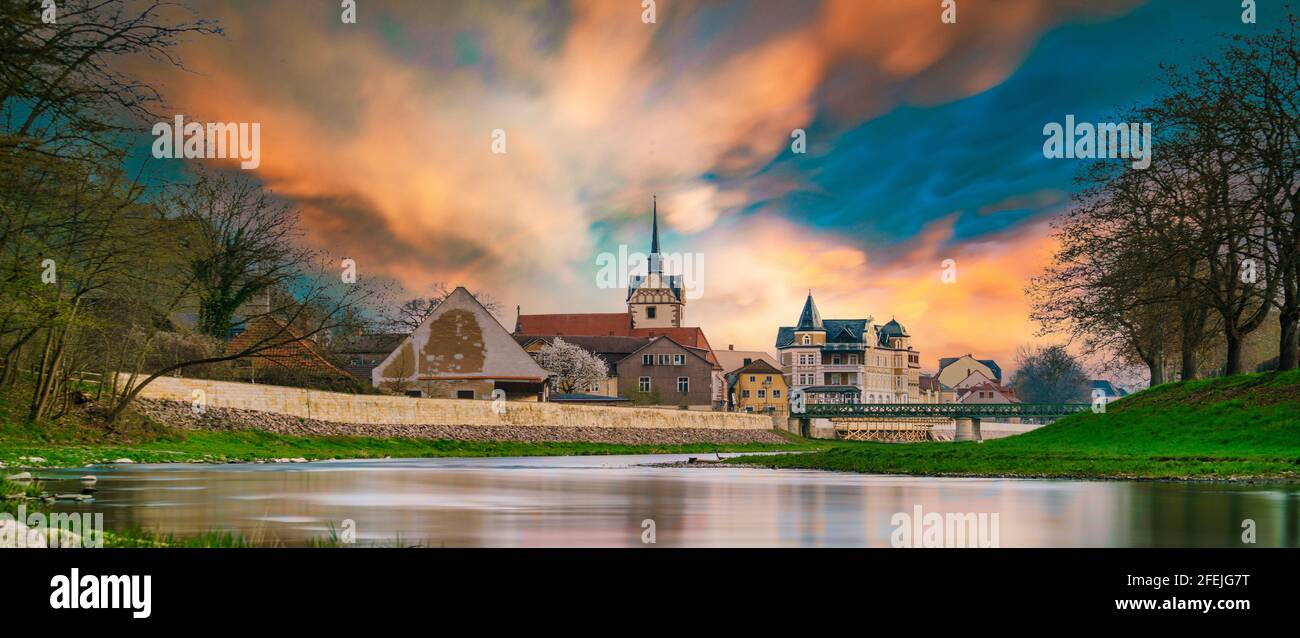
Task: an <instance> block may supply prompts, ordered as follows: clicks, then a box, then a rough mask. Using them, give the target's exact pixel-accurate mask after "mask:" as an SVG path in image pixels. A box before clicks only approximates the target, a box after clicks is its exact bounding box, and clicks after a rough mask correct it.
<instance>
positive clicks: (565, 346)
mask: <svg viewBox="0 0 1300 638" xmlns="http://www.w3.org/2000/svg"><path fill="white" fill-rule="evenodd" d="M537 364H538V365H540V366H542V367H543V368H545V369H546V371H547V372H550V373H552V374H554V375H555V376H554V377H552V378H551V387H552V388H553V389H554V390H555V391H556V392H558V393H560V394H573V393H575V392H580V391H582V390H586V389H587V388H590V387H591V386H592V385H593V384H596V383H598V382H600V381H604V380H605V378H606V377H608V376H609V367H608V366H606V365H605V361H604V360H602V359H601V358H600V357H597V356H596V355H594V354H592V353H590V352H587V351H586V350H583V349H582V348H580V347H578V346H576V345H574V344H572V343H569V342H567V341H565V340H563V339H560V338H559V337H556V338H555V341H553V342H551V343H549V344H547V345H545V346H543V347H542V349H541V351H540V352H538V353H537Z"/></svg>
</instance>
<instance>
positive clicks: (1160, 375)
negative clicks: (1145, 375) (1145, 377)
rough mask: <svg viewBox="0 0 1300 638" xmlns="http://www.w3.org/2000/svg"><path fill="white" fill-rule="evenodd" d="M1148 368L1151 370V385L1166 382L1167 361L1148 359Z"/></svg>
mask: <svg viewBox="0 0 1300 638" xmlns="http://www.w3.org/2000/svg"><path fill="white" fill-rule="evenodd" d="M1147 370H1150V371H1151V387H1153V388H1154V387H1155V386H1158V385H1160V384H1162V383H1164V382H1165V362H1164V361H1163V360H1161V359H1151V360H1148V361H1147Z"/></svg>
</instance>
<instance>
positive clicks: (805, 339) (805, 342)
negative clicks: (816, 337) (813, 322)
mask: <svg viewBox="0 0 1300 638" xmlns="http://www.w3.org/2000/svg"><path fill="white" fill-rule="evenodd" d="M803 345H805V346H807V345H812V335H804V336H803Z"/></svg>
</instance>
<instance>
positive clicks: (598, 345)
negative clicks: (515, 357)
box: [514, 335, 650, 370]
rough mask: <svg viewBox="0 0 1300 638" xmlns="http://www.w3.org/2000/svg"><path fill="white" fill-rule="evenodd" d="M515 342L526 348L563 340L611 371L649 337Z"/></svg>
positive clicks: (518, 338)
mask: <svg viewBox="0 0 1300 638" xmlns="http://www.w3.org/2000/svg"><path fill="white" fill-rule="evenodd" d="M514 337H515V341H517V342H518V343H519V345H520V346H523V347H525V348H527V347H528V345H529V344H531V343H533V342H536V341H540V342H542V343H546V344H550V343H555V340H556V339H563V340H564V341H565V342H566V343H571V344H573V345H575V346H578V347H579V348H582V349H583V350H586V351H587V352H590V353H592V354H594V355H596V356H597V357H600V358H601V359H602V360H603V361H604V362H605V363H606V364H607V365H609V366H610V369H611V370H613V366H614V365H616V364H617V363H618V362H619V361H621V360H622V359H623V357H626V356H627V355H629V354H631V353H633V352H635V351H636V350H637V349H639V348H640V347H641V346H643V345H645V344H646V343H649V341H650V338H649V337H618V336H609V335H600V336H594V337H588V336H580V335H579V336H572V335H565V336H554V335H514Z"/></svg>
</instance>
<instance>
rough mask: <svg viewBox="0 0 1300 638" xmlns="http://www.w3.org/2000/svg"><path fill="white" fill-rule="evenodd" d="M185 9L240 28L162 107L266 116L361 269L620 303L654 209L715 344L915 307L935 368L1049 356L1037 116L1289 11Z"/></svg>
mask: <svg viewBox="0 0 1300 638" xmlns="http://www.w3.org/2000/svg"><path fill="white" fill-rule="evenodd" d="M190 4H191V5H192V6H193V7H194V9H195V11H196V13H198V14H199V15H201V16H204V17H210V18H215V19H218V20H219V21H220V22H221V24H222V26H223V27H224V29H225V32H226V33H225V36H224V37H214V38H206V39H199V40H190V41H188V42H187V43H186V44H185V45H184V46H182V47H181V49H180V54H181V57H182V58H183V60H184V62H185V64H186V66H187V68H188V72H175V71H162V70H158V69H155V68H152V67H151V68H150V69H149V70H148V72H149V73H150V76H149V77H150V79H151V80H153V81H155V82H156V83H157V84H158V85H159V86H160V87H161V88H162V91H163V94H164V96H165V98H166V100H167V103H168V104H167V109H168V111H167V112H169V113H183V114H186V115H187V116H189V117H192V118H197V119H199V120H207V121H215V120H220V121H232V122H260V123H261V125H262V149H261V155H262V163H261V166H260V167H259V168H257V169H256V170H255V171H251V172H252V173H253V175H254V177H255V178H256V179H258V180H260V181H262V182H263V183H265V184H266V186H267V187H269V188H271V189H273V191H274V192H275V193H277V194H278V195H280V196H282V197H285V198H287V199H289V200H292V201H293V202H295V203H296V204H297V205H298V206H299V207H300V209H301V211H302V214H303V224H304V227H305V229H306V231H307V237H308V241H310V242H311V243H312V244H313V245H316V246H319V247H322V248H327V249H329V250H330V251H331V252H334V253H335V254H340V255H345V256H349V257H352V258H353V259H356V260H357V264H358V267H359V270H360V274H361V276H362V277H366V276H370V277H381V278H391V279H393V280H396V281H397V282H400V283H401V285H402V286H404V287H405V289H406V290H408V291H410V293H411V294H412V295H415V294H420V293H422V292H426V291H427V290H428V289H429V287H430V285H431V284H432V283H434V282H441V283H444V284H447V285H465V286H467V287H469V288H470V289H471V290H474V291H476V292H477V291H484V292H487V293H489V294H491V296H492V297H494V298H495V299H496V300H498V301H499V302H500V303H501V305H502V308H503V310H502V312H501V313H500V318H501V319H502V320H503V323H506V324H507V327H509V326H511V325H512V323H513V320H514V308H515V305H516V304H518V305H521V306H522V307H523V309H524V312H526V313H553V312H616V311H619V310H622V309H623V300H624V293H623V291H622V290H618V289H613V290H611V289H602V288H599V287H598V286H597V277H596V274H597V261H596V260H597V256H598V255H599V254H601V253H602V252H611V253H617V251H618V248H619V246H620V245H621V244H626V245H628V246H629V249H630V250H632V251H646V250H647V248H648V243H649V238H648V233H649V222H650V217H649V215H650V201H651V194H652V193H655V194H658V196H659V209H660V215H661V225H662V226H663V244H664V250H665V251H667V252H682V253H698V254H700V255H702V258H703V263H704V270H703V273H702V278H701V280H700V282H699V284H700V285H702V287H703V296H702V297H701V298H699V299H693V300H691V301H689V303H688V305H687V310H686V318H687V323H688V324H691V325H700V326H703V327H704V329H705V331H706V334H707V335H708V337H709V339H710V341H711V342H712V343H713V345H714V347H715V348H725V347H726V346H727V344H736V347H737V348H745V349H767V350H772V349H773V341H774V338H775V333H776V329H777V327H778V326H779V325H789V324H791V323H793V322H794V320H795V319H796V318H797V315H798V313H799V310H800V307H801V305H802V303H803V297H804V295H805V294H806V292H807V290H808V289H810V288H811V289H812V290H813V291H814V294H815V297H816V299H817V302H818V305H819V307H820V309H821V312H822V316H823V317H826V318H851V317H863V316H867V315H870V316H874V317H875V318H876V320H877V321H878V322H882V323H883V322H884V321H887V320H888V319H889V318H890V317H896V318H897V319H898V320H899V321H900V322H902V323H903V324H904V325H905V326H906V327H907V328H908V329H909V331H910V332H911V333H912V335H913V337H914V342H915V345H916V347H917V348H918V349H919V350H921V352H922V355H923V356H922V363H923V366H924V367H925V368H926V369H933V368H934V367H935V366H936V360H937V359H938V358H939V357H941V356H952V355H960V354H963V353H966V352H972V353H975V354H976V355H979V356H982V357H995V358H998V359H999V360H1002V361H1004V362H1005V364H1006V367H1011V366H1010V364H1011V363H1012V360H1013V359H1014V353H1015V350H1016V348H1017V346H1019V345H1021V344H1025V343H1029V342H1031V341H1033V339H1034V337H1033V333H1034V332H1035V330H1036V329H1037V326H1036V325H1034V324H1032V323H1031V322H1030V321H1029V319H1028V316H1027V312H1028V301H1027V300H1026V298H1025V295H1024V292H1023V290H1024V286H1025V284H1026V283H1027V280H1028V278H1029V277H1030V276H1031V275H1032V274H1034V273H1036V272H1037V271H1038V270H1039V269H1040V268H1041V267H1042V266H1043V265H1044V264H1045V263H1046V262H1047V260H1048V258H1049V256H1050V254H1051V250H1052V243H1051V240H1050V237H1049V232H1050V227H1049V223H1050V220H1051V219H1052V217H1053V216H1054V215H1056V214H1059V213H1060V212H1061V211H1062V210H1063V208H1064V207H1065V206H1067V205H1068V204H1069V195H1070V193H1071V192H1072V191H1073V190H1074V188H1075V187H1074V184H1073V179H1072V178H1073V176H1074V175H1075V174H1076V173H1077V172H1078V171H1079V170H1080V169H1081V168H1082V164H1081V163H1080V161H1077V160H1046V159H1044V158H1043V156H1042V144H1043V134H1042V129H1043V126H1044V124H1046V123H1048V122H1061V121H1063V119H1064V117H1065V115H1066V114H1074V115H1076V116H1078V117H1079V118H1080V120H1091V121H1097V120H1098V119H1109V116H1112V115H1113V114H1114V113H1115V112H1117V111H1119V110H1122V109H1124V108H1125V107H1127V106H1130V105H1132V104H1134V103H1139V102H1142V101H1144V100H1146V99H1148V98H1149V97H1150V96H1151V95H1153V94H1154V92H1155V91H1157V90H1158V89H1159V72H1158V67H1157V65H1158V64H1160V63H1175V64H1185V63H1187V62H1190V61H1191V60H1192V59H1193V58H1194V57H1196V56H1198V55H1201V54H1203V53H1205V52H1207V51H1210V50H1212V47H1213V46H1215V44H1214V42H1215V39H1216V38H1217V37H1218V36H1219V35H1220V34H1233V33H1245V32H1249V31H1251V30H1254V29H1263V28H1268V23H1269V19H1270V17H1271V16H1270V13H1269V10H1270V5H1273V4H1275V3H1274V2H1270V1H1269V0H1261V2H1260V5H1261V6H1260V15H1259V24H1258V25H1257V26H1256V25H1244V24H1242V22H1241V8H1240V3H1239V2H1236V1H1235V0H1214V1H1210V0H1206V1H1204V2H1201V1H1192V0H1151V1H1148V2H1143V1H1141V0H957V22H956V24H944V23H942V22H941V21H940V13H941V8H940V0H823V1H820V2H819V1H815V0H806V1H800V0H732V1H721V0H719V1H688V0H658V2H657V6H656V10H657V11H656V13H657V15H656V18H657V21H656V23H655V24H644V23H643V22H642V19H641V18H642V6H641V2H640V0H571V1H563V0H555V1H552V2H544V1H541V0H534V1H529V0H502V1H499V2H498V1H491V0H463V1H451V0H446V1H442V0H410V1H398V0H357V5H358V13H357V15H358V19H357V23H356V24H343V23H342V22H341V20H340V17H339V14H340V11H341V10H340V9H339V2H338V1H337V0H328V1H325V0H322V1H313V2H305V1H301V0H221V1H219V2H218V1H215V0H214V1H211V2H202V1H194V2H191V3H190ZM495 129H501V130H503V131H505V133H506V144H507V146H506V149H507V152H506V153H505V154H494V153H493V152H492V141H493V138H492V135H493V131H494V130H495ZM795 129H803V130H805V131H806V133H807V152H806V153H804V154H796V153H793V152H792V151H791V147H790V144H791V141H792V140H791V133H792V131H794V130H795ZM946 259H953V260H955V262H956V267H957V281H956V283H954V284H944V283H942V282H941V279H940V275H941V272H942V262H943V261H944V260H946ZM696 274H700V273H696Z"/></svg>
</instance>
